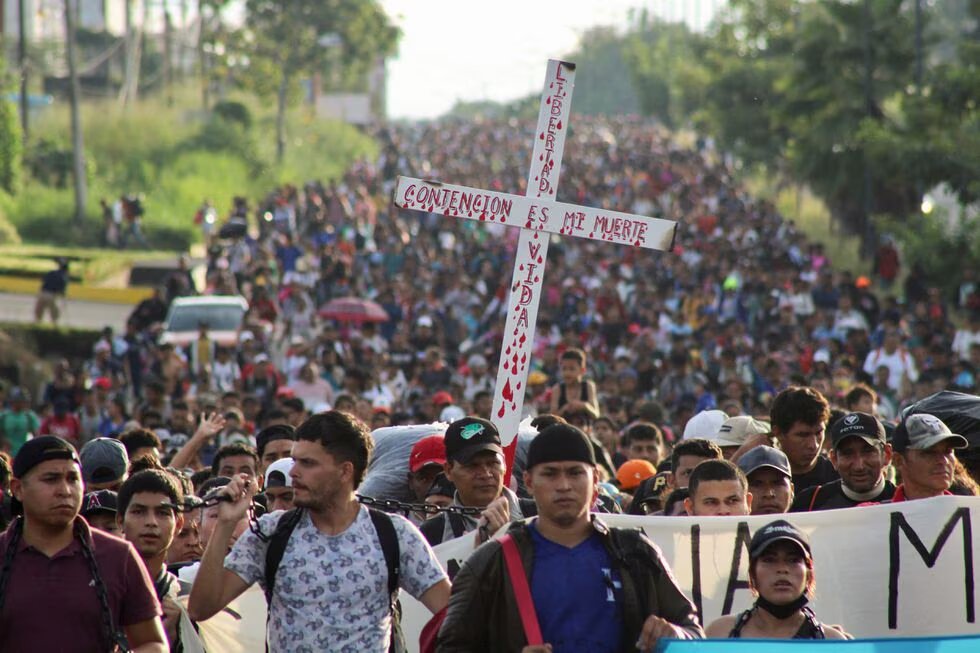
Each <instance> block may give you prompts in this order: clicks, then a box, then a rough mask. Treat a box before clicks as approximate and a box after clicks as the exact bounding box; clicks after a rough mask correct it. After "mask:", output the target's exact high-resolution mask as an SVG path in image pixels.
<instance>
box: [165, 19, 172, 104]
mask: <svg viewBox="0 0 980 653" xmlns="http://www.w3.org/2000/svg"><path fill="white" fill-rule="evenodd" d="M173 37H174V26H173V23H172V22H171V19H170V8H169V7H168V6H167V3H166V2H164V4H163V80H164V84H165V85H166V87H167V91H166V95H167V106H168V107H172V106H173V105H174V44H173Z"/></svg>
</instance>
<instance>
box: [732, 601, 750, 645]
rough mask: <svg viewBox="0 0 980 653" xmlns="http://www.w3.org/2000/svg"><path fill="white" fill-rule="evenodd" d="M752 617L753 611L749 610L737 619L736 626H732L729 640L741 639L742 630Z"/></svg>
mask: <svg viewBox="0 0 980 653" xmlns="http://www.w3.org/2000/svg"><path fill="white" fill-rule="evenodd" d="M751 616H752V609H751V608H749V609H748V610H745V611H744V612H742V613H741V614H739V615H738V617H736V619H735V624H734V625H733V626H732V629H731V631H730V632H729V633H728V639H741V638H742V629H743V628H745V624H746V623H747V622H748V620H749V617H751Z"/></svg>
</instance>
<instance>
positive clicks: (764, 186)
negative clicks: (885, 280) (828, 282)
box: [744, 173, 870, 277]
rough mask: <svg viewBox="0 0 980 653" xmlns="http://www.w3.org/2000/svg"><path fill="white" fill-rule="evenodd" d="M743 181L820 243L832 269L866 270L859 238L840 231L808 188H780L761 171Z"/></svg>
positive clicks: (793, 186) (828, 212)
mask: <svg viewBox="0 0 980 653" xmlns="http://www.w3.org/2000/svg"><path fill="white" fill-rule="evenodd" d="M744 183H745V186H746V188H747V189H748V191H749V192H750V193H751V194H752V195H754V196H755V197H758V198H761V199H766V200H769V201H770V202H772V203H773V204H774V205H775V206H776V208H777V209H778V210H779V213H780V214H781V215H782V216H783V217H784V218H785V219H787V220H792V221H793V222H794V223H795V224H796V226H797V227H799V229H800V230H801V231H802V232H803V233H804V234H806V236H807V239H809V240H810V241H812V242H818V243H821V244H822V245H823V246H824V251H825V252H826V254H827V256H828V257H829V258H830V260H831V262H832V263H833V266H834V268H835V269H839V270H848V271H849V272H851V273H852V274H853V275H854V276H855V277H857V276H859V275H862V274H867V273H868V272H869V269H870V262H868V261H865V260H863V259H862V257H861V253H860V252H861V239H860V238H859V237H857V236H853V235H849V234H844V233H841V232H840V230H839V229H837V228H836V227H835V225H834V222H833V219H832V217H831V215H830V211H829V210H828V209H827V207H826V205H825V204H824V203H823V201H821V200H820V198H819V197H817V196H816V195H814V194H813V193H812V192H811V191H810V189H809V188H807V187H805V186H799V185H792V186H783V187H782V188H779V187H778V186H777V184H776V183H775V182H774V181H773V180H772V179H769V178H768V177H766V176H764V175H763V174H761V173H754V174H752V175H750V176H748V177H747V178H746V179H745V180H744Z"/></svg>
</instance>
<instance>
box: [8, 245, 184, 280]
mask: <svg viewBox="0 0 980 653" xmlns="http://www.w3.org/2000/svg"><path fill="white" fill-rule="evenodd" d="M173 257H174V254H173V252H168V251H152V250H150V251H147V250H126V251H119V250H112V249H88V248H84V247H58V246H56V245H43V244H32V245H0V275H9V276H17V277H41V276H42V275H44V273H45V272H48V271H50V270H53V269H55V267H56V266H57V263H56V260H57V259H58V258H66V259H68V260H69V268H68V269H69V273H70V275H71V279H72V280H73V281H76V282H82V283H85V284H98V283H100V282H102V281H103V280H105V279H106V278H108V277H110V276H112V275H115V274H118V273H119V272H122V271H125V270H128V269H129V267H130V266H131V265H132V264H133V262H134V261H142V260H165V259H172V258H173Z"/></svg>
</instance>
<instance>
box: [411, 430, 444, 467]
mask: <svg viewBox="0 0 980 653" xmlns="http://www.w3.org/2000/svg"><path fill="white" fill-rule="evenodd" d="M445 464H446V444H445V442H443V437H442V436H441V435H428V436H426V437H424V438H422V439H421V440H419V441H418V442H416V443H415V444H414V445H413V446H412V453H411V455H410V456H409V457H408V469H409V471H411V472H412V473H413V474H414V473H415V472H417V471H419V470H420V469H422V468H423V467H425V466H426V465H445Z"/></svg>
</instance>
